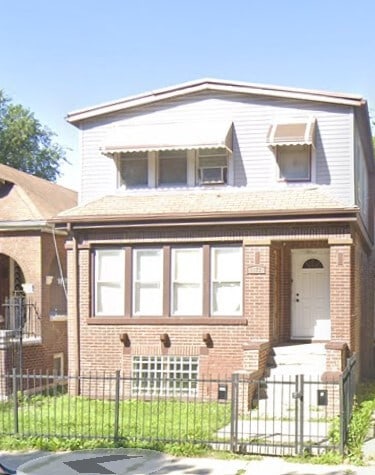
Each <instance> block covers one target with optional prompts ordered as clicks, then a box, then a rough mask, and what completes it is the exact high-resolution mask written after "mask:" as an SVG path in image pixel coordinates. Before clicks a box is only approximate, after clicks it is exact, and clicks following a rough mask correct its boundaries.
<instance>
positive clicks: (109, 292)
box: [94, 249, 125, 316]
mask: <svg viewBox="0 0 375 475" xmlns="http://www.w3.org/2000/svg"><path fill="white" fill-rule="evenodd" d="M124 270H125V253H124V251H123V250H122V249H97V250H96V251H95V309H94V314H95V315H97V316H123V315H124V300H125V299H124V275H125V272H124Z"/></svg>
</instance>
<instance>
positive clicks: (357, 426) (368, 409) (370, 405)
mask: <svg viewBox="0 0 375 475" xmlns="http://www.w3.org/2000/svg"><path fill="white" fill-rule="evenodd" d="M374 409H375V400H369V401H364V402H362V403H361V404H360V405H357V406H356V407H355V409H354V412H353V416H352V419H351V421H350V425H349V437H348V443H347V448H348V457H349V459H350V461H351V462H353V463H357V464H360V463H361V462H362V460H363V453H362V446H363V443H364V441H365V439H366V436H367V434H368V431H369V428H370V424H371V417H372V413H373V411H374Z"/></svg>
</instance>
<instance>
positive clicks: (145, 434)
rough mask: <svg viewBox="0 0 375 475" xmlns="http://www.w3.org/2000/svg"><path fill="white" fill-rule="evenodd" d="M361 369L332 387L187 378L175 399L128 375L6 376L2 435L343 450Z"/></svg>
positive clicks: (296, 379)
mask: <svg viewBox="0 0 375 475" xmlns="http://www.w3.org/2000/svg"><path fill="white" fill-rule="evenodd" d="M354 369H355V360H354V359H351V360H350V361H349V364H348V367H347V369H346V370H345V372H344V374H343V375H342V377H341V378H340V380H339V381H337V380H336V381H331V382H329V381H326V382H321V381H318V380H315V379H311V378H306V377H304V376H303V375H297V376H290V377H283V378H280V379H264V380H251V379H249V378H248V377H247V376H246V375H245V374H234V375H233V376H232V377H231V378H222V379H196V378H194V381H190V380H188V379H187V378H186V377H185V378H184V379H183V380H178V381H177V380H176V379H173V380H171V381H164V383H163V384H164V387H165V384H167V385H168V386H169V387H170V388H174V390H173V391H169V392H168V395H167V396H166V395H165V392H164V393H162V392H160V391H158V390H157V388H158V387H159V384H151V385H150V384H148V387H152V388H156V389H154V390H152V391H149V392H147V391H146V392H145V391H144V390H142V384H141V383H140V380H139V378H134V377H128V376H125V375H122V374H121V373H120V372H116V373H115V374H101V375H98V374H87V375H81V376H56V375H52V374H36V373H33V374H31V373H29V374H23V375H22V376H21V375H19V374H17V371H16V370H14V371H13V373H12V374H8V375H3V376H0V381H1V384H2V388H0V389H1V390H2V393H3V394H4V398H3V401H2V402H0V435H5V434H6V435H19V436H22V437H28V436H33V437H39V436H40V437H58V438H59V437H61V438H75V439H105V440H115V441H119V442H125V443H126V442H137V443H143V442H151V443H153V442H161V443H189V444H203V445H205V446H209V447H212V448H215V449H218V450H221V449H222V450H232V451H235V452H243V453H257V454H270V455H271V454H272V455H287V454H289V455H293V454H301V453H306V452H309V453H313V454H314V453H322V452H325V451H327V450H332V449H333V450H337V451H343V450H344V446H345V442H346V438H347V426H348V422H349V420H350V417H351V410H352V404H353V396H354V390H355V377H354V376H355V374H354ZM169 383H170V384H169ZM20 388H22V391H20ZM181 388H190V389H189V390H186V391H182V390H181ZM7 390H8V396H5V393H6V391H7ZM9 390H10V392H9ZM76 394H79V395H76Z"/></svg>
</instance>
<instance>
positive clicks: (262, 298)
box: [244, 240, 272, 342]
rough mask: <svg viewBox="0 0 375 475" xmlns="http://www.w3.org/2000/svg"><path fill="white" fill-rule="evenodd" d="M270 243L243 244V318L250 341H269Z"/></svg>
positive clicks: (252, 242) (247, 242)
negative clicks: (246, 323) (245, 319)
mask: <svg viewBox="0 0 375 475" xmlns="http://www.w3.org/2000/svg"><path fill="white" fill-rule="evenodd" d="M270 261H271V252H270V242H269V241H263V240H262V241H259V242H256V241H246V242H245V283H244V284H245V285H244V295H245V316H246V317H247V319H248V325H249V335H250V339H251V341H258V342H262V341H270V339H271V317H272V316H271V305H270V300H271V296H270V289H271V285H270Z"/></svg>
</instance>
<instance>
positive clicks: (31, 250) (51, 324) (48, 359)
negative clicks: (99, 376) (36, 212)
mask: <svg viewBox="0 0 375 475" xmlns="http://www.w3.org/2000/svg"><path fill="white" fill-rule="evenodd" d="M64 244H65V235H57V236H56V245H57V249H58V253H59V257H60V259H61V266H62V269H63V272H66V253H65V248H64ZM0 254H1V255H3V256H9V257H10V258H11V259H13V260H14V261H15V262H16V263H17V264H18V266H19V267H20V269H21V270H22V273H23V277H24V281H25V282H26V283H30V284H32V285H33V293H32V294H31V295H29V296H28V297H27V298H28V301H29V302H30V305H31V306H32V311H31V314H32V316H33V318H34V317H35V320H36V321H37V320H38V321H37V324H36V325H37V328H38V331H39V332H40V338H37V339H36V340H35V341H27V340H25V341H24V345H23V350H22V355H23V358H22V360H23V361H22V370H23V371H31V372H32V371H36V372H40V371H43V372H45V371H53V363H54V361H53V358H54V355H55V354H57V353H63V354H64V368H65V371H66V370H67V322H66V318H65V319H64V318H63V317H62V318H61V317H60V318H58V319H51V317H50V310H51V305H52V303H53V302H52V301H51V296H50V287H49V285H48V283H47V279H46V276H47V275H48V273H49V272H50V269H51V263H52V261H53V260H54V259H56V250H55V243H54V239H53V235H52V233H51V232H42V231H22V232H14V233H12V234H10V233H9V232H3V233H1V234H0ZM3 272H4V269H3ZM4 295H6V296H9V293H7V292H6V291H5V290H4ZM2 303H3V302H2ZM14 351H18V350H17V348H16V347H14V345H12V344H8V345H5V346H3V347H2V348H1V349H0V361H1V363H0V368H1V371H11V370H12V366H13V365H14V364H17V366H18V365H19V359H18V356H17V358H16V359H17V362H16V360H15V356H14V355H13V356H12V354H13V352H14Z"/></svg>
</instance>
